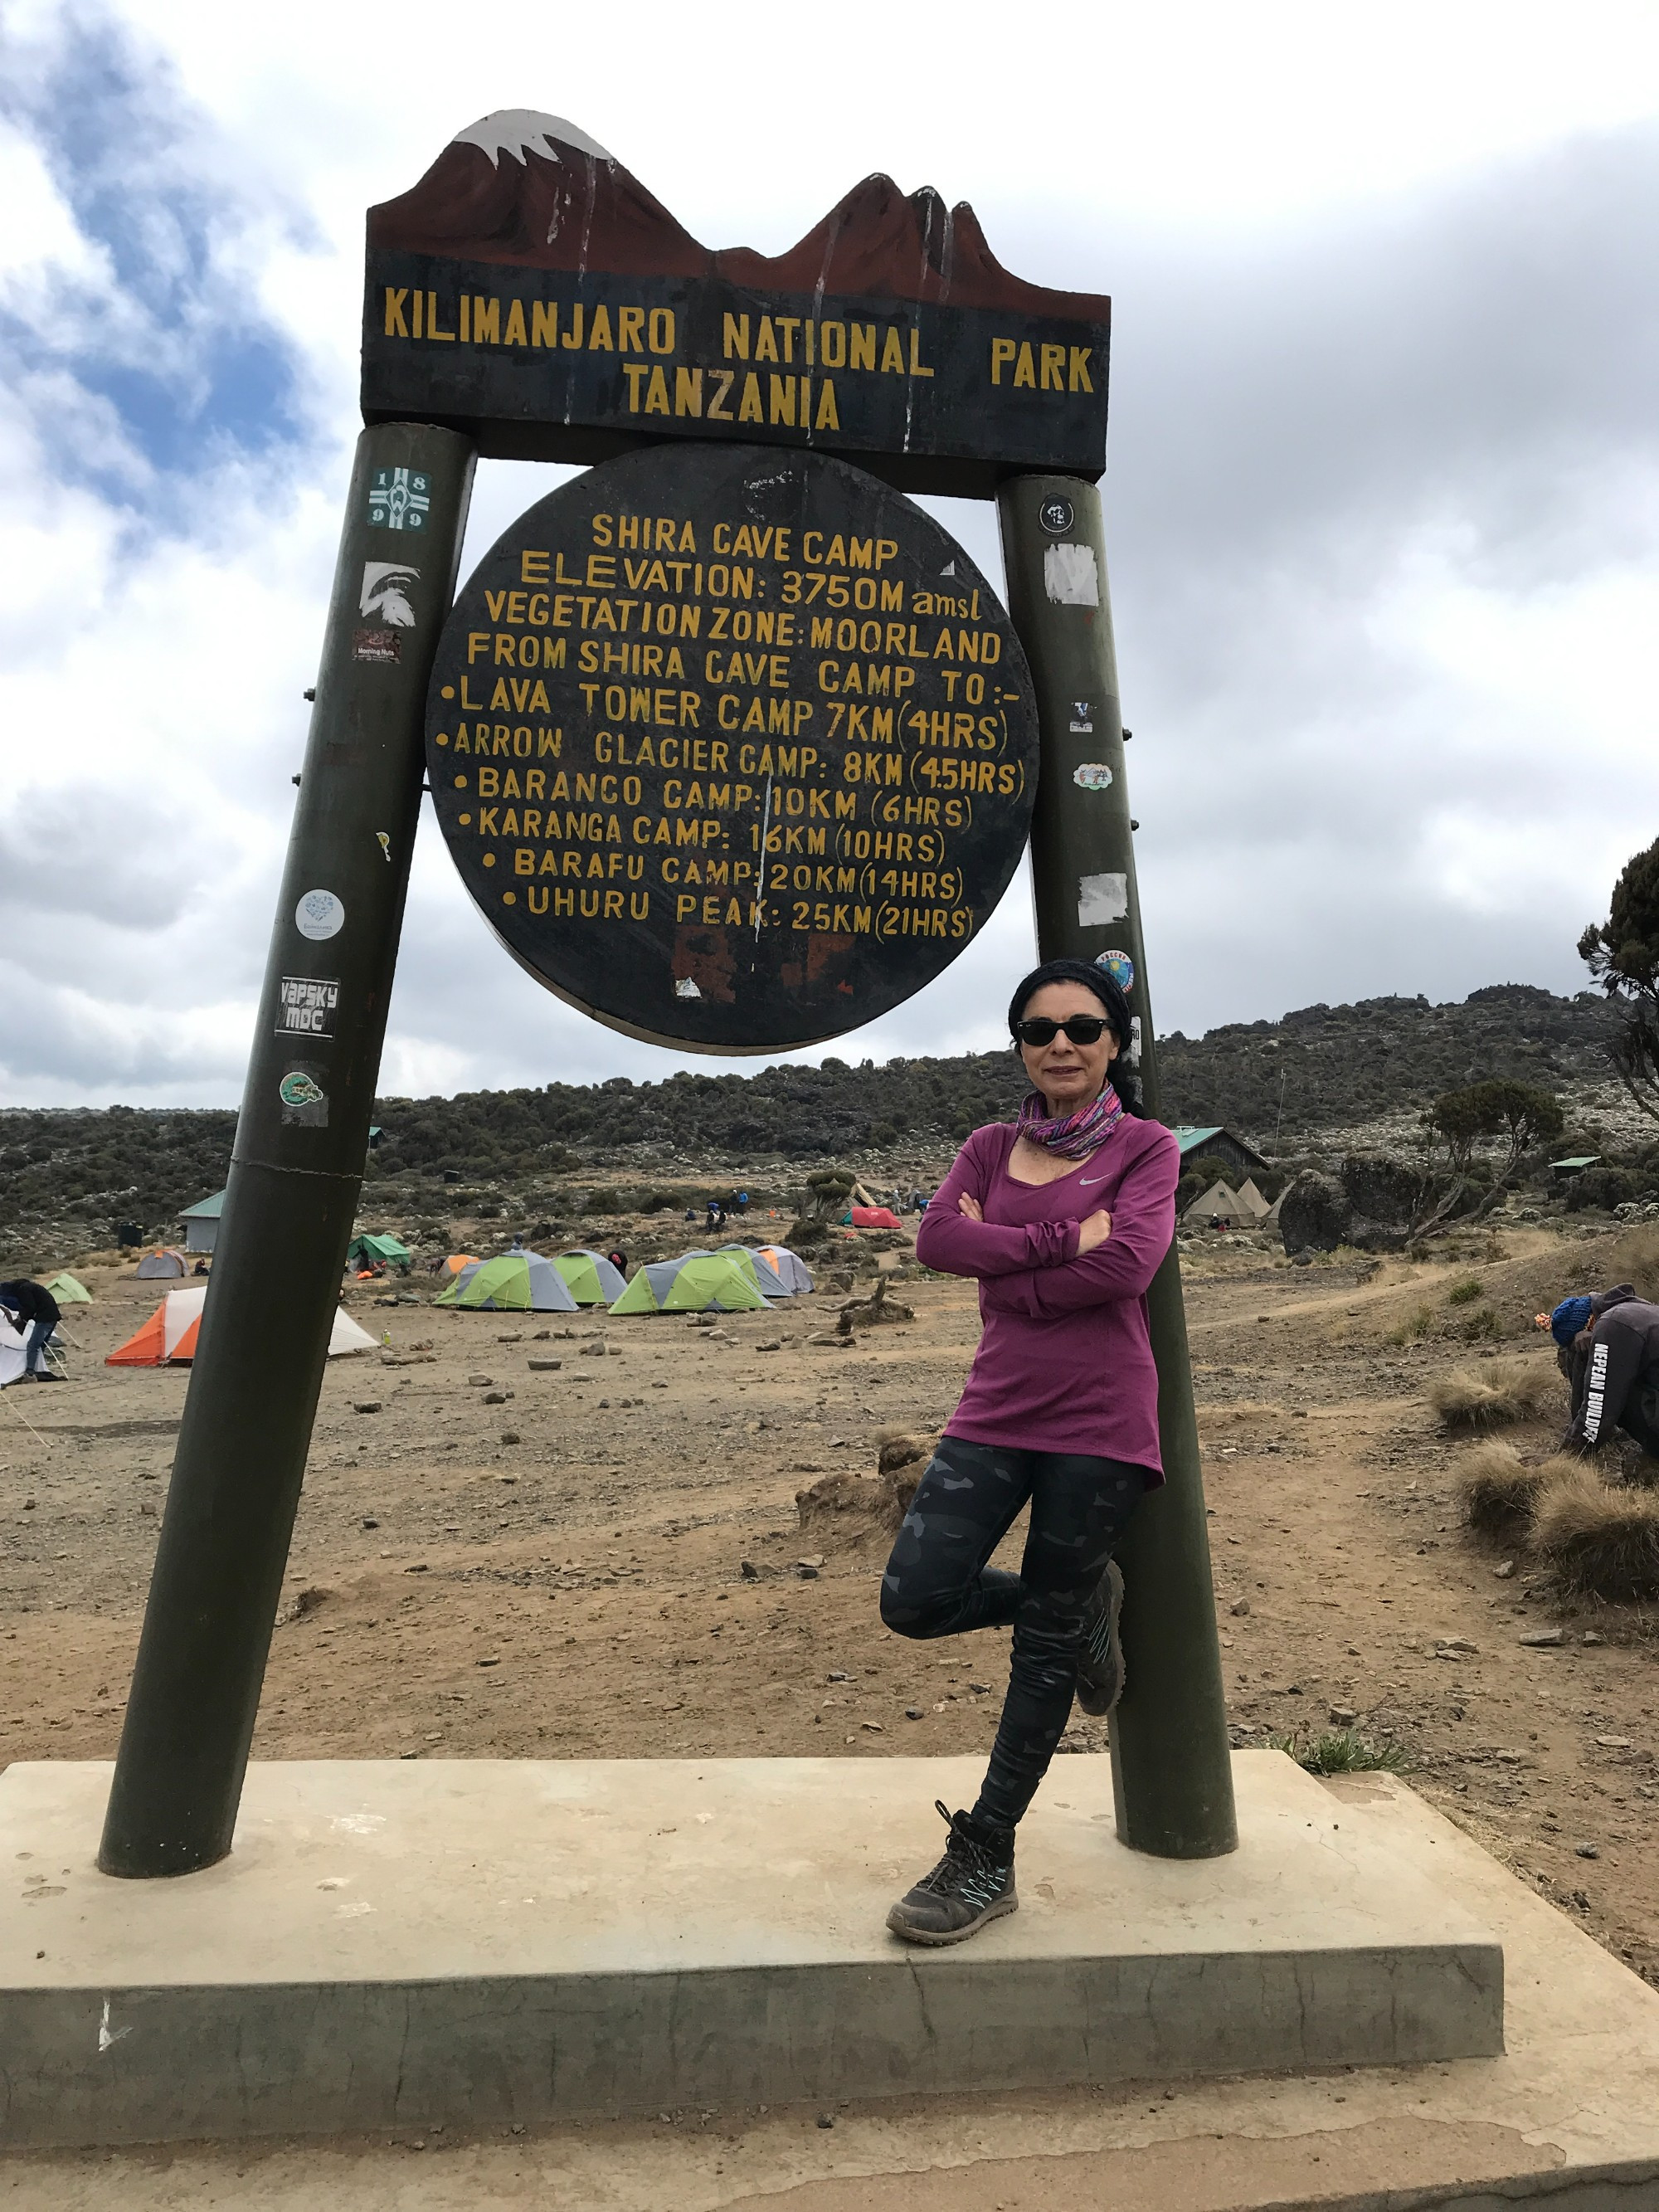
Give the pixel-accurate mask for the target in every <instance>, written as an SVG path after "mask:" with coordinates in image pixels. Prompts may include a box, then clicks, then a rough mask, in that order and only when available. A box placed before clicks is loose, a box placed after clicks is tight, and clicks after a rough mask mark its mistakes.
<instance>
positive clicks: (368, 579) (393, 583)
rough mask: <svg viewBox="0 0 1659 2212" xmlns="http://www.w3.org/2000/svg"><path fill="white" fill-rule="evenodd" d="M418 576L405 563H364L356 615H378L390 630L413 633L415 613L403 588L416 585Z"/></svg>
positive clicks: (415, 570)
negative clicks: (389, 626) (405, 630)
mask: <svg viewBox="0 0 1659 2212" xmlns="http://www.w3.org/2000/svg"><path fill="white" fill-rule="evenodd" d="M420 580H421V572H420V570H419V569H418V568H410V565H409V563H408V562H407V561H365V562H364V563H363V588H362V592H360V593H359V595H358V599H357V611H358V613H359V614H360V615H371V616H374V615H378V616H379V617H380V620H381V621H382V622H383V623H391V624H392V628H393V629H414V627H415V610H414V608H413V607H412V606H411V605H410V599H409V594H408V592H406V591H405V590H404V586H405V585H406V584H418V583H419V582H420Z"/></svg>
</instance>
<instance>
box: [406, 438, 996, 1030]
mask: <svg viewBox="0 0 1659 2212" xmlns="http://www.w3.org/2000/svg"><path fill="white" fill-rule="evenodd" d="M427 744H428V778H429V781H430V784H431V788H432V794H433V799H434V802H435V805H436V808H437V812H438V818H439V821H440V822H441V824H442V826H443V831H444V835H445V836H446V838H447V840H448V842H449V848H450V851H451V853H452V854H453V857H454V859H455V861H456V864H457V866H458V867H459V870H460V872H461V875H462V877H463V878H464V880H465V883H466V885H467V888H468V890H470V891H471V894H472V896H473V897H474V899H475V900H476V901H477V904H478V906H479V908H480V910H481V911H482V912H483V915H484V917H485V919H486V920H487V921H489V925H490V927H491V928H492V929H494V930H495V933H496V934H497V936H498V937H499V938H500V939H501V941H502V943H503V944H504V945H506V946H507V949H508V950H509V951H511V952H512V953H513V956H514V957H515V958H516V959H518V960H519V961H520V962H521V963H523V965H524V966H525V967H526V968H528V969H530V970H531V972H532V974H533V975H537V976H538V978H539V979H540V980H541V981H543V982H544V983H545V984H547V985H548V986H549V987H550V988H551V989H552V990H554V991H556V992H557V993H558V994H560V995H561V996H562V997H563V998H565V999H568V1000H570V1001H571V1002H572V1003H573V1004H574V1005H576V1006H580V1007H581V1008H582V1009H583V1010H584V1011H585V1012H588V1013H591V1014H592V1015H594V1016H595V1017H596V1018H598V1019H599V1020H600V1021H604V1022H607V1023H609V1024H611V1026H612V1027H613V1028H617V1029H621V1030H627V1031H628V1032H629V1033H630V1034H631V1035H634V1036H643V1037H647V1038H653V1039H655V1040H658V1041H659V1042H676V1043H679V1044H682V1045H687V1044H689V1045H691V1046H694V1047H696V1048H701V1049H702V1050H705V1051H720V1052H769V1051H776V1050H779V1049H781V1048H785V1047H787V1046H791V1045H799V1044H806V1043H811V1042H814V1041H816V1040H817V1039H820V1038H824V1037H829V1036H837V1035H839V1034H840V1033H841V1032H842V1030H848V1029H852V1028H854V1027H856V1026H858V1025H859V1024H862V1023H865V1022H867V1021H870V1020H872V1019H873V1018H875V1017H876V1016H877V1015H878V1014H882V1013H885V1012H888V1010H889V1009H890V1008H891V1007H892V1006H896V1005H898V1004H899V1003H900V1001H901V1000H904V999H907V998H908V997H909V996H910V995H911V994H912V993H913V992H915V991H917V990H919V989H920V988H921V986H922V985H923V984H924V983H926V982H928V981H931V980H932V978H933V976H934V975H937V974H938V973H939V970H940V969H942V968H944V967H945V966H946V965H948V963H950V962H951V961H952V960H954V959H955V957H957V954H958V953H959V952H960V951H962V950H963V947H964V946H965V945H967V944H968V943H969V939H971V938H972V937H973V936H974V934H975V932H976V931H977V930H978V929H979V927H980V926H981V923H982V922H983V921H985V920H986V918H987V915H989V914H990V913H991V911H992V909H993V908H994V907H995V905H996V903H997V902H998V900H999V899H1000V897H1001V896H1002V894H1003V892H1004V890H1006V888H1007V884H1008V881H1009V878H1010V877H1011V876H1012V873H1013V872H1014V869H1015V867H1016V866H1017V865H1018V860H1019V855H1020V854H1021V852H1022V851H1023V849H1024V844H1025V840H1026V836H1027V832H1028V829H1029V827H1030V816H1031V807H1032V803H1033V800H1034V799H1035V796H1036V772H1037V722H1036V708H1035V704H1034V701H1033V696H1032V686H1031V678H1030V670H1029V669H1028V668H1027V666H1026V662H1025V655H1024V653H1023V652H1022V650H1021V648H1020V645H1019V641H1018V638H1017V637H1016V636H1015V635H1014V632H1013V629H1012V625H1011V624H1010V623H1009V621H1008V618H1007V617H1006V614H1005V613H1004V612H1003V610H1002V607H1001V605H1000V602H999V601H998V599H997V598H996V596H995V594H994V592H993V591H992V589H991V587H990V586H989V585H988V584H987V581H986V580H985V578H984V577H983V576H981V574H980V573H979V571H978V570H977V569H976V568H975V566H974V564H973V562H971V561H970V560H969V558H968V556H967V555H966V554H965V553H964V552H963V550H962V548H961V547H960V546H959V545H957V544H956V543H955V542H954V541H953V540H952V539H951V538H950V537H949V536H948V535H947V534H946V533H945V531H943V530H942V529H941V528H940V527H939V525H938V524H937V523H935V522H934V521H933V519H932V518H931V516H929V515H927V513H924V512H923V510H922V509H921V508H920V507H916V506H915V505H914V504H913V503H912V502H911V501H908V500H907V499H905V498H903V497H902V496H901V495H899V494H898V493H896V492H895V491H893V490H891V489H889V488H888V486H886V485H885V484H884V483H879V482H878V481H877V480H876V479H875V478H873V477H869V476H866V475H865V474H864V473H863V472H862V471H860V470H857V469H853V468H849V467H848V466H847V465H845V464H844V463H842V462H840V461H834V460H829V459H823V458H822V457H821V456H819V455H817V454H814V453H779V452H778V451H777V450H776V449H775V448H769V447H760V446H744V445H720V446H711V445H707V444H702V445H697V446H672V447H658V448H656V449H655V450H653V451H648V452H642V453H631V454H629V455H626V456H624V457H623V458H622V459H617V460H613V461H608V462H605V463H603V464H601V465H599V467H596V468H593V469H591V470H589V471H586V473H585V474H583V475H582V476H580V477H577V478H576V479H575V480H574V482H573V483H568V484H566V485H564V486H563V487H562V489H559V490H557V491H555V492H553V493H551V494H550V495H549V496H548V497H547V498H545V499H544V500H542V501H539V502H538V504H537V505H536V506H534V507H532V508H531V509H530V510H529V512H528V513H526V514H524V515H522V516H520V519H519V520H518V521H517V522H515V523H514V524H513V526H512V528H511V529H509V530H508V531H507V532H505V533H504V534H503V535H502V536H501V538H499V539H498V540H497V541H496V543H495V545H494V546H493V547H492V548H491V550H490V551H489V554H488V555H487V556H485V558H484V559H483V562H481V563H480V564H479V567H478V568H477V571H476V572H475V574H473V576H472V578H471V580H470V581H469V583H468V584H467V586H466V587H465V590H464V591H463V592H462V593H461V595H460V597H459V599H458V600H457V601H456V604H455V607H454V610H453V613H452V614H451V616H450V617H449V620H448V623H447V624H446V626H445V629H444V632H443V635H442V638H441V641H440V644H439V648H438V657H437V661H436V665H435V668H434V671H433V678H432V684H431V690H430V692H429V694H428V709H427Z"/></svg>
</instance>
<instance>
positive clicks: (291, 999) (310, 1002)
mask: <svg viewBox="0 0 1659 2212" xmlns="http://www.w3.org/2000/svg"><path fill="white" fill-rule="evenodd" d="M339 1003H340V986H339V984H338V982H337V981H335V980H333V979H331V978H327V977H324V976H320V975H284V976H283V981H282V987H281V989H280V990H279V992H278V993H277V997H276V1034H277V1036H312V1037H320V1038H323V1039H324V1040H325V1041H327V1040H331V1038H332V1037H333V1035H334V1010H335V1008H336V1007H337V1006H338V1005H339ZM283 1103H284V1104H287V1103H289V1099H288V1097H287V1093H286V1092H284V1094H283Z"/></svg>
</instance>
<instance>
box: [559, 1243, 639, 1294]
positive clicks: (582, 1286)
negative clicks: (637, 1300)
mask: <svg viewBox="0 0 1659 2212" xmlns="http://www.w3.org/2000/svg"><path fill="white" fill-rule="evenodd" d="M553 1265H554V1266H555V1267H556V1268H557V1269H558V1271H559V1273H560V1274H561V1275H562V1276H563V1278H564V1284H565V1288H566V1289H567V1290H568V1291H569V1293H570V1295H571V1297H573V1298H574V1300H575V1301H576V1304H578V1305H579V1306H608V1305H609V1304H610V1303H611V1300H612V1298H619V1297H621V1296H622V1294H623V1291H625V1290H626V1289H627V1288H628V1278H627V1277H626V1276H625V1275H624V1274H623V1272H622V1270H621V1268H620V1267H617V1264H616V1262H615V1261H611V1260H607V1259H606V1258H605V1255H604V1253H603V1252H590V1251H589V1250H588V1249H587V1247H586V1245H585V1244H584V1245H578V1246H577V1248H576V1249H574V1251H570V1252H560V1253H558V1254H556V1255H555V1257H554V1261H553Z"/></svg>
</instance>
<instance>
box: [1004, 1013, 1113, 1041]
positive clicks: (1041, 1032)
mask: <svg viewBox="0 0 1659 2212" xmlns="http://www.w3.org/2000/svg"><path fill="white" fill-rule="evenodd" d="M1111 1026H1112V1025H1111V1024H1110V1023H1109V1021H1108V1020H1107V1019H1106V1018H1105V1017H1104V1015H1103V1014H1072V1015H1070V1016H1068V1017H1067V1018H1066V1020H1065V1021H1063V1022H1051V1021H1049V1020H1048V1018H1047V1017H1046V1016H1044V1015H1042V1014H1037V1015H1034V1016H1033V1017H1032V1018H1031V1019H1030V1021H1029V1022H1016V1023H1015V1024H1014V1036H1015V1037H1016V1038H1017V1039H1018V1042H1020V1043H1021V1044H1033V1045H1044V1044H1052V1043H1053V1042H1054V1039H1055V1038H1056V1037H1057V1036H1059V1035H1060V1031H1061V1030H1065V1032H1066V1036H1068V1037H1069V1038H1070V1039H1071V1041H1072V1042H1073V1044H1098V1043H1099V1042H1100V1033H1101V1031H1102V1030H1109V1029H1110V1028H1111Z"/></svg>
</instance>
